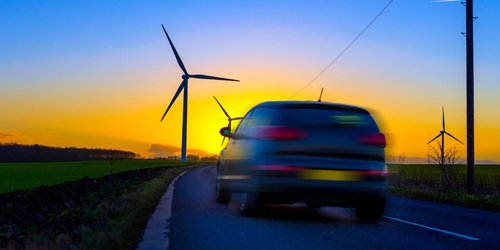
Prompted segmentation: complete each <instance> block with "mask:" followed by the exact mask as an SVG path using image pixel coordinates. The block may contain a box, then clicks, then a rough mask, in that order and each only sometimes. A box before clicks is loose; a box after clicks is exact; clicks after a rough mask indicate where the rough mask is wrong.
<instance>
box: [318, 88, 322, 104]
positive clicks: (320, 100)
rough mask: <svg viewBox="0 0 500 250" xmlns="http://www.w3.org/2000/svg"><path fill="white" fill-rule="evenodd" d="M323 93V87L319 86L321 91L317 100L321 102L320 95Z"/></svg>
mask: <svg viewBox="0 0 500 250" xmlns="http://www.w3.org/2000/svg"><path fill="white" fill-rule="evenodd" d="M322 95H323V88H321V93H320V94H319V99H318V102H321V96H322Z"/></svg>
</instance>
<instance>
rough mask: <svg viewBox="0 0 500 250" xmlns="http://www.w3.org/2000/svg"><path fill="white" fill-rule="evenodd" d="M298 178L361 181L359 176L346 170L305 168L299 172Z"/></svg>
mask: <svg viewBox="0 0 500 250" xmlns="http://www.w3.org/2000/svg"><path fill="white" fill-rule="evenodd" d="M300 178H302V179H309V180H326V181H361V176H359V175H357V174H355V173H354V171H346V170H307V171H302V172H301V173H300Z"/></svg>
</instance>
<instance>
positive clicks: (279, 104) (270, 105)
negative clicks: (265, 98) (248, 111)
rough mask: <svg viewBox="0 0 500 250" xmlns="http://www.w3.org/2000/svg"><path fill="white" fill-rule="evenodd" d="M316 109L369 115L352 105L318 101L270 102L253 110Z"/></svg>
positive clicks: (258, 105) (364, 110)
mask: <svg viewBox="0 0 500 250" xmlns="http://www.w3.org/2000/svg"><path fill="white" fill-rule="evenodd" d="M313 106H314V107H316V106H317V108H321V107H322V106H323V107H324V108H328V109H337V110H346V111H354V112H362V113H367V114H369V112H368V111H367V110H366V109H363V108H360V107H356V106H352V105H347V104H341V103H333V102H318V101H270V102H263V103H260V104H257V105H256V106H255V107H253V109H255V108H264V107H266V108H273V107H276V108H300V107H304V108H305V107H309V108H310V107H313Z"/></svg>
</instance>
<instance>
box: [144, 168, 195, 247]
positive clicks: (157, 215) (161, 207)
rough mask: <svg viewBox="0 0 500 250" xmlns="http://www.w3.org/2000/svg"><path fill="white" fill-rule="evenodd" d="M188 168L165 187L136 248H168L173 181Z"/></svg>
mask: <svg viewBox="0 0 500 250" xmlns="http://www.w3.org/2000/svg"><path fill="white" fill-rule="evenodd" d="M190 170H191V169H189V170H186V171H184V172H183V173H182V174H180V175H178V176H177V177H175V179H174V180H172V182H171V183H170V185H169V186H168V188H167V191H166V192H165V194H164V195H163V196H162V197H161V199H160V204H158V206H157V207H156V210H155V212H154V213H153V215H151V218H150V219H149V221H148V224H147V225H146V229H145V230H144V234H143V236H142V241H141V242H140V243H139V245H138V247H137V249H138V250H142V249H144V250H147V249H168V244H169V238H168V234H169V233H170V218H171V217H172V201H173V198H174V188H175V186H174V185H175V182H176V181H177V179H179V177H181V176H182V175H184V174H185V173H187V172H188V171H190Z"/></svg>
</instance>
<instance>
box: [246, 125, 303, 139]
mask: <svg viewBox="0 0 500 250" xmlns="http://www.w3.org/2000/svg"><path fill="white" fill-rule="evenodd" d="M252 135H253V137H255V138H261V139H275V140H299V139H305V138H307V137H309V133H308V132H307V131H303V130H300V129H296V128H290V127H283V126H258V127H255V128H254V130H253V133H252Z"/></svg>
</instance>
